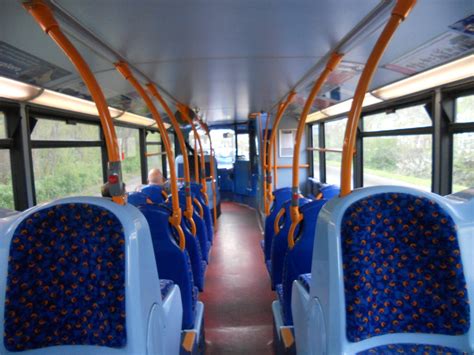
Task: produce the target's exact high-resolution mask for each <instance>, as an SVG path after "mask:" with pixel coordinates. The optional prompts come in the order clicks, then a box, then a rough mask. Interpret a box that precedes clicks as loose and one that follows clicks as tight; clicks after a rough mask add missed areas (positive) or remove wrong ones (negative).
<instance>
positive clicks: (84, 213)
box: [4, 203, 126, 351]
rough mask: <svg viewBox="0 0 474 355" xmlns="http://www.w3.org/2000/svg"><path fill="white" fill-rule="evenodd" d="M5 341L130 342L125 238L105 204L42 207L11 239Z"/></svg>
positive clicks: (11, 345) (25, 345) (29, 344)
mask: <svg viewBox="0 0 474 355" xmlns="http://www.w3.org/2000/svg"><path fill="white" fill-rule="evenodd" d="M5 315H6V317H5V323H4V325H5V330H4V344H5V347H6V348H7V349H8V350H10V351H24V350H28V349H37V348H45V347H48V346H54V345H99V346H107V347H114V348H117V347H123V346H124V345H125V344H126V329H125V324H126V322H125V238H124V233H123V227H122V224H121V223H120V221H119V220H118V219H117V217H116V216H115V215H114V214H112V213H111V212H110V211H108V210H106V209H104V208H103V207H99V206H95V205H89V204H83V203H80V204H79V203H78V204H74V203H70V204H61V205H56V206H52V207H47V208H45V209H42V210H39V211H37V212H35V213H33V214H31V215H29V216H27V217H26V218H25V219H24V220H23V221H22V222H21V223H20V224H19V225H18V227H17V229H16V230H15V232H14V234H13V236H12V241H11V244H10V255H9V262H8V280H7V292H6V299H5Z"/></svg>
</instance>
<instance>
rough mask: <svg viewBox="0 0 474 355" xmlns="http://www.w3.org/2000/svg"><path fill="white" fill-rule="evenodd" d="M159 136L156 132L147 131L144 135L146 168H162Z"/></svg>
mask: <svg viewBox="0 0 474 355" xmlns="http://www.w3.org/2000/svg"><path fill="white" fill-rule="evenodd" d="M161 148H162V147H161V136H160V134H159V133H158V132H148V134H147V136H146V152H147V165H148V169H160V170H163V155H162V150H161Z"/></svg>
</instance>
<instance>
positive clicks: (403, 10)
mask: <svg viewBox="0 0 474 355" xmlns="http://www.w3.org/2000/svg"><path fill="white" fill-rule="evenodd" d="M415 4H416V0H398V1H397V3H396V4H395V7H394V8H393V10H392V15H391V17H390V19H389V20H388V22H387V24H386V25H385V28H384V29H383V31H382V33H381V34H380V36H379V38H378V40H377V42H376V43H375V46H374V48H373V50H372V53H371V54H370V57H369V59H368V60H367V64H366V65H365V68H364V71H363V72H362V74H361V76H360V79H359V82H358V84H357V88H356V91H355V94H354V99H353V101H352V105H351V110H350V111H349V117H348V120H347V125H346V131H345V134H344V144H343V151H342V160H341V170H342V172H341V195H340V196H341V197H343V196H346V195H348V194H349V193H351V172H352V157H353V154H354V148H355V140H356V135H357V126H358V124H359V119H360V114H361V112H362V104H363V102H364V96H365V93H366V91H367V89H368V88H369V85H370V83H371V82H372V78H373V75H374V73H375V70H376V69H377V66H378V63H379V61H380V58H381V57H382V55H383V53H384V52H385V49H386V48H387V46H388V43H389V42H390V40H391V39H392V37H393V34H394V33H395V31H396V30H397V28H398V26H399V25H400V24H401V23H402V21H403V20H405V18H406V17H407V16H408V14H409V13H410V11H411V10H412V9H413V7H414V6H415Z"/></svg>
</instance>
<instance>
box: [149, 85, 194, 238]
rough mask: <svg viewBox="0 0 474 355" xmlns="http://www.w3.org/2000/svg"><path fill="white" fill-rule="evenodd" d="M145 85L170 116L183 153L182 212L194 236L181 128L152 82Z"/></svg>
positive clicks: (184, 144) (191, 203) (189, 176)
mask: <svg viewBox="0 0 474 355" xmlns="http://www.w3.org/2000/svg"><path fill="white" fill-rule="evenodd" d="M146 87H147V88H148V90H149V91H150V93H151V94H152V95H153V96H154V97H155V98H156V99H157V100H158V101H159V103H160V104H161V106H162V107H163V109H164V110H165V111H166V114H167V115H168V117H169V118H170V121H171V125H172V126H173V128H174V130H175V132H176V137H177V138H178V142H179V147H180V148H181V152H182V154H183V166H184V183H185V187H184V189H185V190H184V191H185V195H186V212H185V213H184V216H185V217H186V218H187V219H188V221H189V223H190V224H191V233H192V234H193V236H196V224H195V223H194V220H193V217H192V216H193V211H194V208H193V202H192V199H191V175H190V173H189V160H188V151H187V149H186V143H185V142H184V137H183V132H182V131H181V128H180V126H179V124H178V121H177V120H176V117H175V115H174V113H173V112H172V111H171V109H170V107H169V106H168V104H167V103H166V101H165V100H163V97H162V96H161V95H160V93H159V92H158V90H157V89H156V86H155V85H154V84H153V83H148V84H146Z"/></svg>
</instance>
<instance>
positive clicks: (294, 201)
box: [288, 53, 342, 249]
mask: <svg viewBox="0 0 474 355" xmlns="http://www.w3.org/2000/svg"><path fill="white" fill-rule="evenodd" d="M341 60H342V55H341V54H339V53H333V54H332V55H331V57H330V58H329V61H328V63H327V64H326V68H325V69H324V70H323V72H322V73H321V75H320V76H319V78H318V80H316V82H315V83H314V85H313V88H312V89H311V92H310V93H309V96H308V98H307V99H306V102H305V105H304V107H303V111H302V112H301V116H300V120H299V122H298V128H297V130H296V137H295V148H294V152H293V175H292V177H293V179H292V187H291V192H292V196H291V207H290V216H291V226H290V230H289V232H288V246H289V248H290V249H292V248H293V247H294V245H295V241H294V233H295V229H296V226H297V225H298V223H300V222H301V220H302V219H303V215H302V214H301V213H300V209H299V206H298V204H299V203H298V200H299V186H298V185H299V165H300V148H301V141H302V140H303V134H304V129H305V126H306V118H307V117H308V114H309V112H310V110H311V107H312V106H313V102H314V100H315V99H316V95H317V94H318V93H319V91H320V90H321V88H322V87H323V85H324V83H325V81H326V79H327V78H328V77H329V74H331V73H332V71H333V70H334V69H335V68H336V67H337V65H338V64H339V63H340V61H341Z"/></svg>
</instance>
